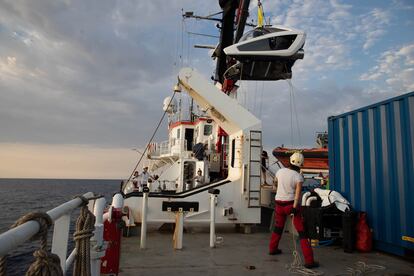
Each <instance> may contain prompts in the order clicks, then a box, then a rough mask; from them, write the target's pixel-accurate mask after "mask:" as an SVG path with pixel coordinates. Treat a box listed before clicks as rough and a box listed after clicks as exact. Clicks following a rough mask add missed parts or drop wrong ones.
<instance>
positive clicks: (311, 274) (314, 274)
mask: <svg viewBox="0 0 414 276" xmlns="http://www.w3.org/2000/svg"><path fill="white" fill-rule="evenodd" d="M291 222H292V229H294V227H295V226H294V224H293V217H292V219H291ZM292 240H293V252H292V255H293V261H292V263H291V264H287V265H286V269H287V270H288V271H289V272H290V273H294V274H299V275H305V276H321V275H324V273H323V272H321V271H315V270H312V269H308V268H305V267H304V266H303V262H302V258H301V257H300V255H299V254H298V250H297V248H296V240H295V234H294V233H293V231H292Z"/></svg>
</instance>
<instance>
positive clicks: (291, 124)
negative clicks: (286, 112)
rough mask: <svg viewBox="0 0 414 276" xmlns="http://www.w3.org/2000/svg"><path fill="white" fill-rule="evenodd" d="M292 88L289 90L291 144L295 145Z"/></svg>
mask: <svg viewBox="0 0 414 276" xmlns="http://www.w3.org/2000/svg"><path fill="white" fill-rule="evenodd" d="M292 98H293V97H292V90H289V107H290V144H291V145H292V147H293V145H294V143H293V107H292Z"/></svg>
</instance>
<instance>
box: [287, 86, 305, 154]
mask: <svg viewBox="0 0 414 276" xmlns="http://www.w3.org/2000/svg"><path fill="white" fill-rule="evenodd" d="M286 81H287V83H288V85H289V95H290V137H291V143H292V146H293V145H294V139H293V132H294V126H293V125H294V122H293V120H294V119H295V121H296V127H297V134H298V140H297V142H298V144H297V145H298V146H300V145H301V144H302V135H301V131H300V125H299V116H298V112H297V109H296V99H295V93H294V92H295V91H294V86H293V84H292V80H290V79H288V80H286Z"/></svg>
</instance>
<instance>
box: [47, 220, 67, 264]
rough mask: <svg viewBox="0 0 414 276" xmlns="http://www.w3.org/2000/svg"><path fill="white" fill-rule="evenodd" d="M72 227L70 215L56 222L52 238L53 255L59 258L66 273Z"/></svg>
mask: <svg viewBox="0 0 414 276" xmlns="http://www.w3.org/2000/svg"><path fill="white" fill-rule="evenodd" d="M69 227H70V213H68V214H65V215H63V216H61V217H60V218H58V219H57V220H56V221H55V226H54V229H53V238H52V250H51V251H52V253H53V254H56V255H58V256H59V259H60V266H61V267H62V271H66V255H67V252H68V240H69Z"/></svg>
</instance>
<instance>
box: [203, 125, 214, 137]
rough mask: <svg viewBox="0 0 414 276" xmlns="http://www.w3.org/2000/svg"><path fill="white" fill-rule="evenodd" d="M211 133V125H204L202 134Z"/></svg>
mask: <svg viewBox="0 0 414 276" xmlns="http://www.w3.org/2000/svg"><path fill="white" fill-rule="evenodd" d="M211 133H213V126H212V125H204V135H210V134H211Z"/></svg>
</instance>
